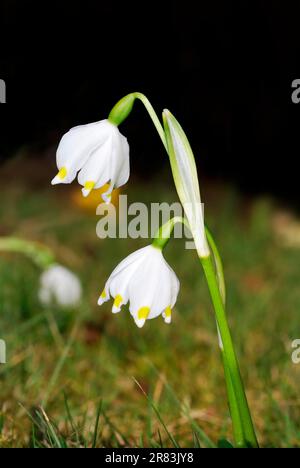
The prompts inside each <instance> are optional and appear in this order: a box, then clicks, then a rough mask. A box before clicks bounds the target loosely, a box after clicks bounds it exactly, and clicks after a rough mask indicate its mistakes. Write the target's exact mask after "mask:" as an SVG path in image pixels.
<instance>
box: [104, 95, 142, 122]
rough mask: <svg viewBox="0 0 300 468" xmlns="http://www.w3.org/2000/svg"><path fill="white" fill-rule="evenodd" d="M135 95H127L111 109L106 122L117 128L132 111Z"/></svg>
mask: <svg viewBox="0 0 300 468" xmlns="http://www.w3.org/2000/svg"><path fill="white" fill-rule="evenodd" d="M135 99H136V96H135V93H131V94H127V96H124V97H123V98H122V99H120V101H119V102H117V104H116V105H115V106H114V107H113V108H112V110H111V112H110V114H109V116H108V120H109V121H110V122H111V123H112V124H114V125H116V126H117V127H118V126H119V125H120V124H121V123H122V122H123V121H124V120H125V119H127V117H128V116H129V114H130V112H131V111H132V108H133V104H134V101H135Z"/></svg>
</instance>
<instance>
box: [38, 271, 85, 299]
mask: <svg viewBox="0 0 300 468" xmlns="http://www.w3.org/2000/svg"><path fill="white" fill-rule="evenodd" d="M81 293H82V290H81V284H80V281H79V279H78V278H77V276H76V275H74V273H72V272H71V271H70V270H68V269H67V268H65V267H63V266H61V265H52V266H50V267H49V268H48V269H47V270H45V271H44V272H43V273H42V275H41V278H40V290H39V299H40V301H41V302H42V304H44V305H49V304H51V303H52V301H55V302H56V303H57V304H58V305H61V306H64V307H74V306H76V305H78V304H79V302H80V298H81Z"/></svg>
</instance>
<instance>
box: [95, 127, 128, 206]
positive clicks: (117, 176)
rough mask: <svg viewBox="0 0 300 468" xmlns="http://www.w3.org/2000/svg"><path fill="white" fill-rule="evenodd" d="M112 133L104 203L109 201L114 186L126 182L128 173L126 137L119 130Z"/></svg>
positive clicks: (103, 195) (119, 185)
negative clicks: (108, 182)
mask: <svg viewBox="0 0 300 468" xmlns="http://www.w3.org/2000/svg"><path fill="white" fill-rule="evenodd" d="M117 131H118V133H115V134H114V135H113V142H112V154H111V161H110V186H109V189H108V190H107V191H106V192H105V193H103V194H102V198H103V200H104V201H105V203H110V200H111V193H112V191H113V189H114V187H121V185H124V184H126V182H127V181H128V179H129V174H130V163H129V145H128V143H127V139H126V138H125V137H124V136H123V135H122V134H121V133H120V132H119V130H118V129H117Z"/></svg>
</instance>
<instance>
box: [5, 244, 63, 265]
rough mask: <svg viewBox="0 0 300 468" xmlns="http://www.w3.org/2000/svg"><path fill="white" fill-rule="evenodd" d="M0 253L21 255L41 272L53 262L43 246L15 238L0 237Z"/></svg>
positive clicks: (51, 256) (52, 258)
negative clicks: (28, 259)
mask: <svg viewBox="0 0 300 468" xmlns="http://www.w3.org/2000/svg"><path fill="white" fill-rule="evenodd" d="M0 251H2V252H13V253H21V254H23V255H25V256H26V257H28V258H30V259H31V261H32V262H33V263H35V264H36V265H37V266H38V267H39V268H41V269H42V270H44V269H46V268H48V267H49V266H50V265H52V264H53V263H54V262H55V258H54V255H53V253H52V252H51V250H50V249H48V248H47V247H45V246H44V245H42V244H39V243H38V242H31V241H27V240H24V239H19V238H17V237H0Z"/></svg>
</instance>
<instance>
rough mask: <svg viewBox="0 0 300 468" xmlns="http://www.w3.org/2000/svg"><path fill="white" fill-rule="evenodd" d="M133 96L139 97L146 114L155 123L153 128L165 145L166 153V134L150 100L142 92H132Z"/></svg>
mask: <svg viewBox="0 0 300 468" xmlns="http://www.w3.org/2000/svg"><path fill="white" fill-rule="evenodd" d="M134 96H135V98H136V99H139V100H140V101H141V102H142V103H143V104H144V106H145V108H146V110H147V112H148V114H149V115H150V117H151V120H152V122H153V123H154V125H155V128H156V130H157V131H158V134H159V136H160V139H161V141H162V143H163V145H164V147H165V150H166V151H167V153H168V145H167V140H166V136H165V132H164V129H163V126H162V124H161V123H160V120H159V118H158V117H157V114H156V112H155V110H154V108H153V106H152V104H151V102H150V101H149V99H148V98H147V97H146V96H145V95H144V94H142V93H134Z"/></svg>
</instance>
